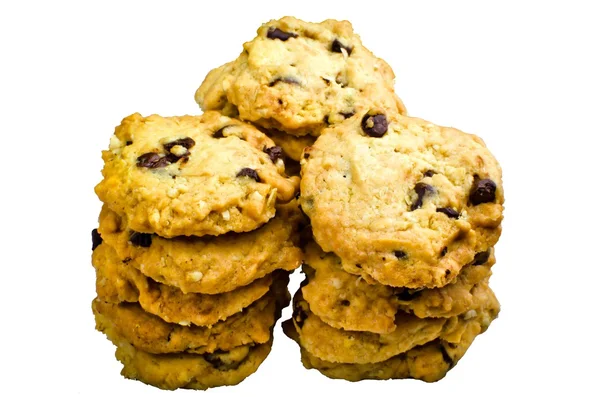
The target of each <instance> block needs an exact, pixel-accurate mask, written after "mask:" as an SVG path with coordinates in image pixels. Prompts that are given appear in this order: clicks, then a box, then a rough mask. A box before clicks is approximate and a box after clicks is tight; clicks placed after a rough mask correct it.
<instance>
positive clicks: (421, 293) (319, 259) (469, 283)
mask: <svg viewBox="0 0 600 397" xmlns="http://www.w3.org/2000/svg"><path fill="white" fill-rule="evenodd" d="M305 251H306V255H305V259H304V263H305V264H304V265H303V267H302V268H303V270H304V273H306V276H307V281H306V282H305V283H304V284H303V286H302V295H303V297H304V299H305V300H306V302H307V303H308V304H309V306H310V311H311V312H312V313H314V314H316V315H317V316H319V318H320V319H321V320H323V322H325V323H327V324H328V325H330V326H332V327H334V328H341V329H344V330H347V331H366V332H373V333H379V334H385V333H390V332H393V331H394V330H395V329H396V313H397V312H398V310H403V311H405V312H408V313H412V314H414V315H416V316H417V317H420V318H428V317H454V316H457V315H459V314H462V313H465V312H467V311H468V310H470V308H471V307H472V306H473V305H474V302H476V301H477V300H478V299H479V300H481V298H478V297H476V296H475V295H474V294H475V293H476V292H481V289H480V288H475V286H476V285H477V284H478V283H482V282H487V279H488V278H489V277H490V276H491V273H492V272H491V267H492V266H493V264H494V263H495V258H494V255H493V251H492V252H490V253H489V255H488V256H487V258H481V260H480V262H483V263H475V264H473V265H469V266H466V267H464V268H463V270H462V271H461V272H460V274H459V275H458V277H457V278H456V279H455V280H454V281H453V282H452V283H450V284H448V285H446V286H445V287H442V288H435V289H407V288H394V287H390V286H387V285H383V284H369V283H368V282H367V281H365V280H364V279H362V278H361V277H360V276H356V275H353V274H350V273H347V272H345V271H344V270H343V268H342V264H341V260H340V258H339V257H337V256H336V255H335V254H332V253H325V252H323V251H322V250H321V249H320V248H319V246H317V245H316V244H315V243H314V242H313V243H309V244H308V245H307V246H306V248H305ZM484 259H487V260H485V261H484Z"/></svg>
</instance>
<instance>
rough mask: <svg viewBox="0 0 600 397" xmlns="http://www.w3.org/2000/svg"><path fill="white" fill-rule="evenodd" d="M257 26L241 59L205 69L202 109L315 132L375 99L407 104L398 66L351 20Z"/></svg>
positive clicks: (199, 99) (288, 19) (379, 102)
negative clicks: (368, 43) (369, 45)
mask: <svg viewBox="0 0 600 397" xmlns="http://www.w3.org/2000/svg"><path fill="white" fill-rule="evenodd" d="M257 33H258V35H257V37H256V38H254V40H252V41H250V42H247V43H245V44H244V51H243V52H242V53H241V54H240V56H239V57H238V59H236V60H235V61H233V62H230V63H227V64H225V65H223V66H221V67H219V68H217V69H215V70H213V71H211V72H210V73H209V74H208V75H207V76H206V78H205V80H204V82H203V83H202V85H201V86H200V88H198V90H197V92H196V101H197V102H198V104H199V105H200V107H201V108H202V109H204V110H220V111H222V112H224V113H226V114H228V115H230V116H233V117H239V118H240V119H242V120H247V121H251V122H252V123H255V124H257V125H260V126H262V127H265V128H268V129H278V130H282V131H285V132H287V133H289V134H292V135H297V136H302V135H308V134H311V135H315V136H318V135H319V134H320V131H321V130H322V129H323V128H325V127H327V126H328V125H330V124H335V123H337V122H339V121H341V120H344V119H345V118H348V117H350V116H351V115H353V114H355V113H361V112H364V111H365V110H366V109H369V108H370V107H373V106H379V107H383V108H388V109H394V110H396V111H399V112H400V113H405V112H406V109H405V108H404V105H403V104H402V101H400V99H399V98H398V97H397V96H396V94H395V93H394V72H393V71H392V69H391V68H390V66H389V65H388V64H387V63H386V62H385V61H383V60H382V59H379V58H377V57H375V56H374V55H373V54H372V53H371V52H370V51H369V50H367V49H366V48H365V47H364V46H363V45H362V42H361V40H360V37H359V36H358V35H357V34H355V33H354V31H353V29H352V25H351V24H350V22H348V21H335V20H331V19H330V20H326V21H323V22H321V23H308V22H304V21H301V20H298V19H296V18H292V17H284V18H282V19H280V20H272V21H269V22H267V23H266V24H264V25H263V26H261V27H260V28H259V29H258V31H257Z"/></svg>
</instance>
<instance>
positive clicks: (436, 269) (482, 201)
mask: <svg viewBox="0 0 600 397" xmlns="http://www.w3.org/2000/svg"><path fill="white" fill-rule="evenodd" d="M301 165H302V182H301V197H300V203H301V205H302V209H303V210H304V212H305V213H306V215H308V217H309V218H310V220H311V225H312V230H313V235H314V238H315V240H316V242H317V243H318V244H319V245H320V246H321V247H322V248H323V250H324V251H326V252H334V253H335V254H336V255H338V256H339V257H340V258H341V259H342V266H343V268H344V270H346V271H347V272H350V273H353V274H357V275H360V276H362V277H363V278H365V279H367V280H368V281H370V282H375V281H376V282H379V283H381V284H386V285H391V286H395V287H406V288H423V287H426V288H439V287H442V286H444V285H446V284H448V283H450V282H451V281H452V280H453V279H454V278H456V276H458V274H459V272H460V270H461V268H462V267H463V266H466V265H467V264H469V263H472V262H473V261H474V260H475V257H476V255H478V254H479V255H481V253H483V252H485V251H488V250H489V249H490V248H491V247H492V246H493V245H494V244H495V243H496V242H497V240H498V238H499V236H500V231H501V229H500V223H501V221H502V210H503V206H502V204H503V202H504V191H503V188H502V173H501V169H500V166H499V164H498V162H497V161H496V159H495V158H494V157H493V156H492V154H491V153H490V152H489V150H488V149H487V148H486V147H485V145H484V143H483V141H482V140H481V139H480V138H478V137H476V136H475V135H470V134H466V133H463V132H461V131H459V130H456V129H453V128H447V127H439V126H436V125H434V124H432V123H429V122H427V121H424V120H421V119H416V118H410V117H405V116H401V115H399V114H396V113H394V112H389V111H387V112H385V111H382V110H377V109H374V110H371V111H369V112H365V113H360V114H357V115H356V116H354V117H352V118H350V119H349V120H346V121H345V122H343V123H341V124H338V125H336V126H335V127H333V128H330V129H327V130H325V131H324V132H323V134H322V135H321V136H320V137H319V138H318V139H317V141H316V142H315V144H314V145H313V146H311V147H308V148H306V149H305V150H304V156H303V159H302V161H301Z"/></svg>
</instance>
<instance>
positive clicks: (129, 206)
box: [96, 112, 298, 238]
mask: <svg viewBox="0 0 600 397" xmlns="http://www.w3.org/2000/svg"><path fill="white" fill-rule="evenodd" d="M274 152H276V153H280V149H279V148H276V147H275V144H274V143H273V141H272V140H271V139H269V138H268V137H267V136H266V135H264V134H263V133H262V132H260V131H258V130H257V129H256V128H254V127H252V126H250V125H248V124H245V123H242V122H240V121H238V120H234V119H230V118H228V117H225V116H222V115H221V114H219V113H218V112H207V113H205V114H203V115H202V116H182V117H161V116H158V115H152V116H149V117H142V116H141V115H140V114H138V113H136V114H133V115H131V116H129V117H126V118H125V119H123V121H122V123H121V125H120V126H118V127H117V128H116V130H115V134H114V136H113V137H112V138H111V140H110V147H109V150H105V151H104V152H103V153H102V158H103V160H104V169H103V170H102V175H103V176H104V179H103V180H102V181H101V182H100V183H99V184H98V185H97V186H96V194H97V195H98V197H99V198H100V200H102V201H103V202H104V203H106V205H108V207H109V208H110V209H111V210H113V211H115V212H116V213H117V214H119V215H120V216H122V217H125V218H126V219H127V222H128V224H129V227H131V229H133V230H135V231H137V232H140V233H155V234H158V235H160V236H162V237H167V238H170V237H175V236H204V235H220V234H224V233H227V232H247V231H250V230H254V229H256V228H258V227H260V226H261V225H263V224H264V223H266V222H267V221H268V220H269V219H271V218H273V216H274V215H275V203H276V202H277V201H282V202H287V201H289V200H291V199H292V198H293V197H294V195H295V193H296V189H297V185H298V178H296V177H292V178H288V177H286V176H285V173H284V164H283V161H282V160H281V159H280V158H278V156H277V155H274Z"/></svg>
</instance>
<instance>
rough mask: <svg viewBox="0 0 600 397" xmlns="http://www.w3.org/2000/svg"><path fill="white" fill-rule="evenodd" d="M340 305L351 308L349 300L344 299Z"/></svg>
mask: <svg viewBox="0 0 600 397" xmlns="http://www.w3.org/2000/svg"><path fill="white" fill-rule="evenodd" d="M340 304H341V305H342V306H350V301H349V300H348V299H344V300H343V301H341V302H340Z"/></svg>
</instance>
